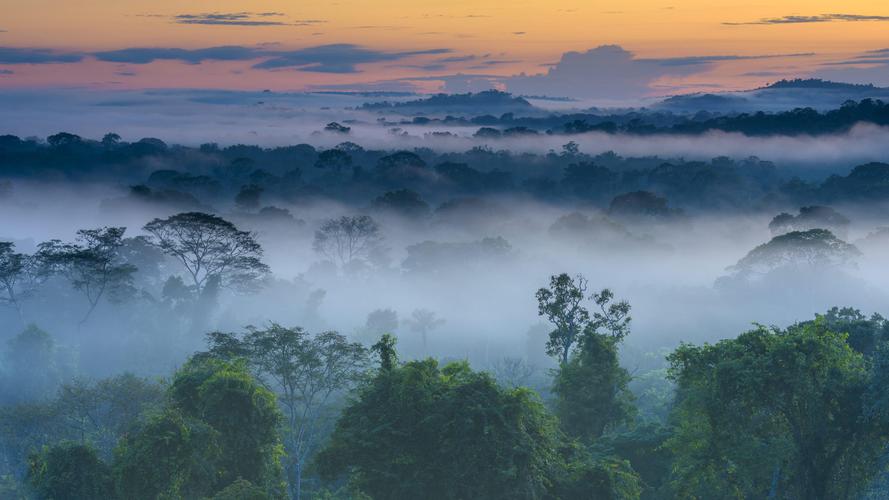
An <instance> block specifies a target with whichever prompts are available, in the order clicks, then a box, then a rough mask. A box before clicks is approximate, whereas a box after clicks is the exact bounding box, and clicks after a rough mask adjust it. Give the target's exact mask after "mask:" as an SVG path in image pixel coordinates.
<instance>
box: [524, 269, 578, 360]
mask: <svg viewBox="0 0 889 500" xmlns="http://www.w3.org/2000/svg"><path fill="white" fill-rule="evenodd" d="M586 289H587V280H586V278H584V277H583V276H582V275H579V274H578V275H577V276H576V277H575V278H571V276H568V274H566V273H562V274H559V275H557V276H552V277H551V278H550V280H549V288H540V289H539V290H537V293H536V297H537V308H538V314H539V315H540V316H544V317H546V319H547V320H548V321H549V322H550V323H552V324H553V326H554V327H555V329H554V330H553V331H552V332H550V334H549V341H548V342H547V343H546V352H547V354H549V355H550V356H556V357H557V358H558V359H559V362H561V363H567V362H568V357H569V356H570V354H571V351H572V349H573V348H574V344H575V343H576V342H577V339H578V337H579V336H580V334H581V332H583V329H584V328H585V327H586V324H587V322H588V321H589V319H590V313H589V311H588V310H587V309H586V308H585V307H584V306H583V305H582V303H583V301H584V300H585V299H586V296H585V294H586Z"/></svg>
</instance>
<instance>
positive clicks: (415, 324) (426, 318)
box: [405, 309, 445, 355]
mask: <svg viewBox="0 0 889 500" xmlns="http://www.w3.org/2000/svg"><path fill="white" fill-rule="evenodd" d="M405 323H407V325H408V327H410V329H411V330H413V331H414V333H417V334H419V335H420V338H421V339H422V340H423V354H424V355H425V354H426V353H427V352H428V351H427V349H426V345H427V342H428V337H429V332H431V331H432V330H435V329H436V328H438V327H440V326H442V325H444V324H445V320H444V319H443V318H439V317H437V316H436V314H435V312H433V311H430V310H428V309H414V312H412V313H411V317H410V318H408V319H407V320H405Z"/></svg>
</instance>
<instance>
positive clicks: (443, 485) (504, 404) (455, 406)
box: [318, 338, 558, 499]
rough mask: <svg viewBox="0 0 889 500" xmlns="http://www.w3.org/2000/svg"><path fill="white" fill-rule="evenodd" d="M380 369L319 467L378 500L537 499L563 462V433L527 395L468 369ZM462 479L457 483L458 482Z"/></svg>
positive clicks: (385, 360) (420, 365)
mask: <svg viewBox="0 0 889 500" xmlns="http://www.w3.org/2000/svg"><path fill="white" fill-rule="evenodd" d="M378 346H380V349H379V352H381V364H382V366H383V369H382V370H381V371H380V372H378V374H377V376H376V377H375V378H374V379H373V380H371V381H369V382H368V383H367V384H366V385H364V386H363V387H362V388H361V389H360V390H359V392H358V394H357V396H356V400H355V401H354V402H353V403H352V404H351V405H350V406H348V407H347V408H346V409H345V410H344V412H343V414H342V416H341V417H340V419H339V420H338V421H337V427H336V430H335V431H334V434H333V436H332V438H331V441H330V443H329V444H328V446H327V447H326V448H325V449H324V450H323V451H322V452H321V454H320V455H319V458H318V464H319V469H320V471H321V472H322V474H323V475H324V476H325V477H327V478H330V479H333V478H336V477H338V476H342V475H348V476H349V477H350V480H351V481H352V483H353V484H354V485H355V487H357V488H358V489H359V490H361V491H362V492H364V493H366V494H368V495H370V496H371V497H374V498H392V499H398V498H418V497H427V498H539V497H541V496H542V495H544V494H545V492H546V490H547V488H548V486H549V483H550V481H551V478H552V474H553V470H552V469H553V465H554V463H555V461H556V460H557V450H556V447H557V444H558V433H557V430H556V425H555V422H554V421H553V419H552V417H550V416H549V415H548V414H547V413H546V410H545V409H544V407H543V405H542V404H541V403H540V402H539V401H538V400H537V399H536V398H535V397H534V396H533V395H532V394H531V393H530V392H529V391H528V390H526V389H511V390H510V389H503V388H501V387H500V386H498V385H497V383H496V382H494V380H493V379H492V378H491V377H490V376H489V375H487V374H485V373H477V372H473V371H472V370H471V369H470V368H469V366H468V365H467V364H466V363H452V364H448V365H445V366H443V367H440V366H439V365H438V363H437V362H435V361H434V360H431V359H427V360H424V361H413V362H409V363H407V364H405V365H403V366H394V364H393V362H392V357H391V354H390V349H391V347H392V345H391V342H387V341H386V339H385V338H384V339H383V341H381V342H380V343H379V344H378ZM455 478H459V480H455Z"/></svg>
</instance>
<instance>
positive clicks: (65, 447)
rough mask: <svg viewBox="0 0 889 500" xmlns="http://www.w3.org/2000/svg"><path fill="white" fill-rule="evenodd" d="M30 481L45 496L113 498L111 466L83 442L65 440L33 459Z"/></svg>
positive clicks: (84, 499) (75, 499)
mask: <svg viewBox="0 0 889 500" xmlns="http://www.w3.org/2000/svg"><path fill="white" fill-rule="evenodd" d="M30 462H31V463H30V467H29V470H28V482H29V484H30V485H31V487H32V488H33V489H34V491H35V492H36V493H37V496H38V497H39V498H41V499H44V498H45V499H63V498H64V499H71V500H92V499H95V498H110V497H111V492H112V482H111V469H110V468H109V467H108V466H107V465H106V464H104V463H102V461H101V460H99V457H98V456H97V455H96V451H95V450H94V449H92V448H91V447H89V446H87V445H83V444H75V443H61V444H58V445H55V446H52V447H51V448H47V449H44V450H43V452H42V453H40V454H38V455H34V456H32V457H31V460H30Z"/></svg>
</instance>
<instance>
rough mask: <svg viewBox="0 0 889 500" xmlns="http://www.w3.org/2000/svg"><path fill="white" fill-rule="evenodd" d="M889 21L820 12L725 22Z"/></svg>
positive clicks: (884, 17) (760, 23)
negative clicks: (818, 13) (811, 14)
mask: <svg viewBox="0 0 889 500" xmlns="http://www.w3.org/2000/svg"><path fill="white" fill-rule="evenodd" d="M862 21H889V16H869V15H861V14H820V15H817V16H798V15H791V16H782V17H770V18H762V19H758V20H756V21H744V22H724V23H722V24H724V25H726V26H744V25H768V24H807V23H832V22H862Z"/></svg>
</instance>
